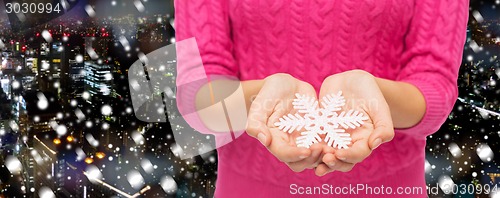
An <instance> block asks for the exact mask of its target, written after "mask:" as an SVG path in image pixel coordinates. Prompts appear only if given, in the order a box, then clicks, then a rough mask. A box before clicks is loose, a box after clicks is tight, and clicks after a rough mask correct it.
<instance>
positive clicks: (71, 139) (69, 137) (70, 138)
mask: <svg viewBox="0 0 500 198" xmlns="http://www.w3.org/2000/svg"><path fill="white" fill-rule="evenodd" d="M66 140H68V142H73V141H74V140H75V138H74V137H73V136H71V135H70V136H68V137H66Z"/></svg>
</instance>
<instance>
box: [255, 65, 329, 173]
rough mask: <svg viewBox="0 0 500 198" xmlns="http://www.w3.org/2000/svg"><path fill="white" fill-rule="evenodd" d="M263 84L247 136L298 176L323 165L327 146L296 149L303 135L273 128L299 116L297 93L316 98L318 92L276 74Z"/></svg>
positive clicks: (298, 81)
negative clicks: (282, 120) (281, 120)
mask: <svg viewBox="0 0 500 198" xmlns="http://www.w3.org/2000/svg"><path fill="white" fill-rule="evenodd" d="M264 81H265V82H264V84H263V86H262V88H261V90H260V91H259V93H258V95H257V96H256V97H255V99H253V101H252V103H251V106H250V110H249V113H248V120H247V128H246V131H247V133H248V134H249V135H250V136H252V137H255V138H257V139H258V140H259V141H260V142H261V143H262V144H263V145H264V146H266V147H267V148H268V150H269V151H270V152H271V153H272V154H273V155H274V156H276V158H278V159H279V160H280V161H282V162H284V163H286V164H287V165H288V166H289V167H290V169H292V170H293V171H295V172H300V171H303V170H304V169H307V168H314V167H316V166H317V165H318V163H320V162H321V158H322V157H323V153H322V151H323V150H324V149H325V148H324V147H325V146H326V145H325V144H315V145H312V146H311V147H310V148H302V147H297V146H296V143H295V140H296V138H297V137H298V136H300V132H293V133H286V132H284V131H281V130H280V129H278V128H277V127H276V126H275V125H274V123H275V122H277V121H278V120H279V118H281V117H282V116H284V115H287V114H289V113H292V114H294V113H296V110H294V109H293V105H292V102H293V99H294V98H295V94H296V93H299V94H303V95H304V94H305V95H309V96H311V97H312V96H314V97H315V98H316V91H315V90H314V88H313V87H312V86H311V85H310V84H308V83H306V82H304V81H300V80H298V79H296V78H294V77H292V76H291V75H288V74H274V75H271V76H269V77H267V78H266V79H265V80H264Z"/></svg>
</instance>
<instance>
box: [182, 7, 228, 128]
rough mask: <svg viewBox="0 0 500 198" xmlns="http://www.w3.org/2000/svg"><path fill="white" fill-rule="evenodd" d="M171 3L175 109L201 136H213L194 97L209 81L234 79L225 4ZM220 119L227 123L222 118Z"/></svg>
mask: <svg viewBox="0 0 500 198" xmlns="http://www.w3.org/2000/svg"><path fill="white" fill-rule="evenodd" d="M174 4H175V30H176V40H177V43H176V44H177V45H176V49H177V79H176V81H177V107H178V109H179V112H180V113H181V115H182V116H183V118H184V119H185V120H186V122H187V123H188V124H189V125H190V126H191V127H192V128H194V129H196V130H197V131H199V132H202V133H215V132H213V131H210V130H209V129H208V128H207V127H206V126H205V125H204V124H203V122H202V121H201V120H200V117H199V115H198V111H197V109H196V106H195V97H196V93H197V92H198V90H199V89H200V87H201V86H203V85H204V84H206V83H207V82H209V81H210V80H215V79H231V80H236V79H237V76H238V67H237V66H236V63H235V60H234V57H233V54H232V50H233V44H232V40H231V37H230V25H229V16H228V9H227V1H226V0H175V1H174ZM207 100H210V98H207ZM217 105H219V106H220V104H216V106H217ZM220 109H221V111H222V108H220ZM217 119H218V118H217ZM219 120H220V121H221V122H225V121H226V119H225V118H220V119H219Z"/></svg>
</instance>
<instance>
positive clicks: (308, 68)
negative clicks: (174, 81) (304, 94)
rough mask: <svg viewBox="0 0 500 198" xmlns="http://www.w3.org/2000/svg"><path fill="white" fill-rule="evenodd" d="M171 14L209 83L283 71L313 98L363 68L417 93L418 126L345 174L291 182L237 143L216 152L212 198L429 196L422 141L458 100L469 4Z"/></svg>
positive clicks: (252, 146) (212, 4)
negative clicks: (381, 189) (337, 191)
mask: <svg viewBox="0 0 500 198" xmlns="http://www.w3.org/2000/svg"><path fill="white" fill-rule="evenodd" d="M175 8H176V19H175V20H176V21H175V24H176V37H177V40H178V41H182V40H184V39H188V38H192V37H195V38H196V40H197V43H198V46H199V48H200V53H201V56H202V60H203V63H204V68H205V72H206V73H205V74H206V75H208V76H210V75H227V76H233V77H235V78H238V79H240V80H252V79H263V78H265V77H267V76H269V75H271V74H274V73H279V72H285V73H289V74H291V75H293V76H295V77H296V78H299V79H301V80H304V81H307V82H309V83H311V85H313V86H314V88H315V89H316V90H319V88H320V87H321V83H322V82H323V80H324V79H325V78H326V77H328V76H330V75H332V74H335V73H339V72H343V71H348V70H352V69H363V70H366V71H369V72H370V73H372V74H373V75H375V76H378V77H382V78H386V79H391V80H398V81H403V82H408V83H411V84H413V85H415V86H416V87H417V88H418V89H419V90H420V91H421V92H422V93H423V95H424V97H425V100H426V104H427V109H426V113H425V116H424V118H423V119H422V121H421V122H420V123H419V124H417V125H416V126H414V127H412V128H409V129H404V130H396V137H395V138H394V140H393V141H391V142H389V143H386V144H383V145H382V146H380V147H379V148H378V149H376V150H375V151H374V152H373V153H372V154H371V156H369V157H368V158H367V159H366V160H365V161H363V162H362V163H359V164H358V165H356V166H355V168H354V169H353V170H352V171H351V172H349V173H338V172H334V173H331V174H328V175H327V176H324V177H317V176H315V175H314V172H313V171H312V170H306V171H304V172H301V173H294V172H292V171H291V170H290V169H289V168H288V167H287V166H286V165H285V164H283V163H281V162H279V161H278V160H277V159H276V158H275V157H274V156H273V155H271V154H270V153H269V152H268V151H267V150H266V148H264V147H263V146H262V145H261V144H260V143H259V142H258V141H257V140H256V139H254V138H251V137H249V136H248V135H247V134H243V135H241V136H240V137H239V138H237V139H236V140H235V141H233V142H231V143H229V144H227V145H225V146H223V147H221V148H219V150H218V153H219V167H218V179H217V186H216V197H218V198H220V197H290V196H291V194H290V192H291V191H290V185H291V184H297V185H298V186H321V185H322V184H331V185H333V186H341V187H344V186H349V184H354V185H356V184H368V185H370V186H382V185H383V186H385V187H389V186H390V187H393V188H394V190H395V189H396V188H397V187H423V189H424V194H421V195H414V196H413V197H426V195H425V179H424V162H425V151H424V149H425V137H426V136H427V135H429V134H432V133H433V132H435V131H437V130H438V129H439V127H440V125H441V124H442V123H443V122H444V121H445V119H446V117H447V115H448V114H449V112H450V111H451V109H452V107H453V104H454V102H455V100H456V98H457V82H456V80H457V76H458V69H459V65H460V61H461V56H462V48H463V45H464V42H465V35H466V34H465V30H466V24H467V17H468V15H467V14H468V1H467V0H441V1H436V0H273V1H268V0H176V1H175ZM178 69H179V71H178V73H180V74H181V73H182V74H185V75H179V78H182V79H180V80H179V79H178V80H179V81H183V82H184V81H185V80H186V79H189V78H193V79H199V78H197V76H199V75H200V71H191V70H190V69H191V67H183V66H182V65H178ZM179 89H180V88H179ZM196 90H197V89H196V88H190V89H185V90H179V92H178V98H179V101H178V105H179V109H180V110H181V112H182V109H185V108H188V107H185V105H192V106H194V104H193V101H194V100H193V99H192V98H193V97H194V95H195V93H194V92H195V91H196ZM188 121H189V120H188ZM198 121H199V120H198ZM189 123H190V124H192V123H195V121H192V120H191V122H189ZM193 125H196V124H193ZM193 127H194V128H196V126H193ZM361 194H363V192H361ZM351 196H352V197H358V196H360V194H357V195H351ZM313 197H320V196H319V195H317V194H316V195H314V196H313ZM328 197H331V195H329V196H328ZM342 197H349V196H342ZM363 197H370V196H369V195H364V196H363ZM394 197H412V196H411V195H404V196H401V195H399V196H398V195H395V196H394Z"/></svg>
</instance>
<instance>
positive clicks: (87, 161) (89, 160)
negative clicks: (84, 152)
mask: <svg viewBox="0 0 500 198" xmlns="http://www.w3.org/2000/svg"><path fill="white" fill-rule="evenodd" d="M93 162H94V159H92V158H90V157H87V158H85V163H87V164H92V163H93Z"/></svg>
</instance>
